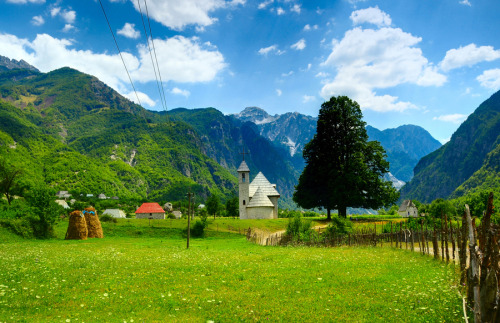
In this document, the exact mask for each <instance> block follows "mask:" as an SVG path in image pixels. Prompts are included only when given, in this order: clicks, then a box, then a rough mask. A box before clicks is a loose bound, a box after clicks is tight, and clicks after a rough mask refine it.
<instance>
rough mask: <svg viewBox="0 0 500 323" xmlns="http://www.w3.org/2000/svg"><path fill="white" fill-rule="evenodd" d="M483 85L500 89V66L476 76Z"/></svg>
mask: <svg viewBox="0 0 500 323" xmlns="http://www.w3.org/2000/svg"><path fill="white" fill-rule="evenodd" d="M476 79H477V80H478V81H479V83H481V86H483V87H485V88H488V89H492V90H495V91H496V90H499V89H500V68H495V69H492V70H487V71H484V72H483V74H481V75H479V76H478V77H477V78H476Z"/></svg>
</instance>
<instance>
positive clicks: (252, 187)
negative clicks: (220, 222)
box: [238, 160, 280, 219]
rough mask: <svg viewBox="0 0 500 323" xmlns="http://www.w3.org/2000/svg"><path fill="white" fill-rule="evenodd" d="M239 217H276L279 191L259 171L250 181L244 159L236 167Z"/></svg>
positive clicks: (248, 170)
mask: <svg viewBox="0 0 500 323" xmlns="http://www.w3.org/2000/svg"><path fill="white" fill-rule="evenodd" d="M238 184H239V188H240V192H239V193H240V219H277V218H278V199H279V198H280V193H278V191H277V190H276V184H271V183H270V182H269V181H268V180H267V178H266V177H265V176H264V174H262V172H259V173H258V174H257V176H255V178H254V179H253V181H252V182H251V183H250V169H249V168H248V165H247V163H246V162H245V160H243V161H242V162H241V165H240V167H239V168H238Z"/></svg>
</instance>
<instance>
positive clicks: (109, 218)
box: [99, 214, 118, 223]
mask: <svg viewBox="0 0 500 323" xmlns="http://www.w3.org/2000/svg"><path fill="white" fill-rule="evenodd" d="M99 220H101V222H112V223H117V222H118V220H117V219H115V218H114V217H112V216H111V215H109V214H103V215H101V216H100V217H99Z"/></svg>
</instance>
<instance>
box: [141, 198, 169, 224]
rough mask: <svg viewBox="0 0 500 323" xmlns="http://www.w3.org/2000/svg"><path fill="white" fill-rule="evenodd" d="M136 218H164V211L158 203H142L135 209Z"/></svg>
mask: <svg viewBox="0 0 500 323" xmlns="http://www.w3.org/2000/svg"><path fill="white" fill-rule="evenodd" d="M135 218H136V219H149V218H153V219H159V220H164V219H165V211H164V210H163V209H162V208H161V206H160V204H158V203H156V202H155V203H142V205H141V206H140V207H139V208H138V209H137V211H135Z"/></svg>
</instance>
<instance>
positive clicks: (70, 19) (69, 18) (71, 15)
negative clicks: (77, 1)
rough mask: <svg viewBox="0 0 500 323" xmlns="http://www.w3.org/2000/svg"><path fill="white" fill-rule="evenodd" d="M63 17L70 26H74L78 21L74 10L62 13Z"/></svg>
mask: <svg viewBox="0 0 500 323" xmlns="http://www.w3.org/2000/svg"><path fill="white" fill-rule="evenodd" d="M61 17H62V18H63V19H64V21H65V22H66V23H68V24H72V23H74V22H75V19H76V12H75V11H74V10H63V11H61Z"/></svg>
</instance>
